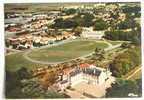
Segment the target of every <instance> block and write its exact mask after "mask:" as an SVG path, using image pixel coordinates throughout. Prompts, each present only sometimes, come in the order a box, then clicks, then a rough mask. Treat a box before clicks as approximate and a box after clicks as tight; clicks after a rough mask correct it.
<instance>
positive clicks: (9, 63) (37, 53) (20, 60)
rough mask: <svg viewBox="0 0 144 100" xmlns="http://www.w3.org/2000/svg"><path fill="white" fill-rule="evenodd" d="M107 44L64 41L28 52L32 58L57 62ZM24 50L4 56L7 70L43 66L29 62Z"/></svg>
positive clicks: (84, 53)
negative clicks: (24, 55)
mask: <svg viewBox="0 0 144 100" xmlns="http://www.w3.org/2000/svg"><path fill="white" fill-rule="evenodd" d="M107 46H108V45H107V44H105V43H103V42H99V43H98V42H95V41H75V42H70V43H65V44H63V45H58V46H53V47H50V48H43V49H35V50H34V51H32V52H31V53H29V54H28V57H30V58H31V59H33V60H36V61H45V62H57V61H65V60H68V59H73V58H77V57H79V56H83V55H86V54H89V53H91V52H93V51H94V49H95V47H100V48H105V47H107ZM24 53H25V52H18V53H16V54H11V55H7V56H6V57H5V59H6V62H5V66H6V69H7V70H10V71H16V70H18V69H19V68H21V67H26V68H28V69H32V68H35V67H36V66H43V65H44V64H38V63H34V62H31V61H29V60H27V59H25V58H24V57H23V54H24Z"/></svg>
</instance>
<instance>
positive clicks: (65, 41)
mask: <svg viewBox="0 0 144 100" xmlns="http://www.w3.org/2000/svg"><path fill="white" fill-rule="evenodd" d="M80 40H81V41H82V40H89V41H96V40H93V39H76V40H64V41H62V42H59V43H56V44H53V45H47V46H43V47H41V48H37V49H36V50H39V49H43V48H49V47H52V46H58V45H62V44H65V43H68V42H72V41H80ZM96 42H104V43H106V44H108V48H106V49H104V50H105V51H108V50H112V49H114V48H117V47H120V46H121V44H118V45H114V46H112V45H111V44H110V43H109V42H107V41H96ZM34 49H35V48H33V49H30V50H29V51H27V52H25V53H24V55H23V57H24V58H25V59H27V60H29V61H31V62H34V63H39V64H60V63H64V62H69V61H72V60H76V59H80V58H85V57H87V56H90V55H92V54H93V53H94V52H92V53H90V54H86V55H83V56H80V57H77V58H74V59H70V60H66V61H60V62H45V61H37V60H34V59H31V58H30V57H28V54H29V53H30V52H31V51H32V50H34Z"/></svg>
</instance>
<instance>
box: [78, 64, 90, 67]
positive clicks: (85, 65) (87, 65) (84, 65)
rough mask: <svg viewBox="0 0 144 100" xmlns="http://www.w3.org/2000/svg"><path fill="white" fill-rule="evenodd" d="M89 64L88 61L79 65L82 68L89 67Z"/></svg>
mask: <svg viewBox="0 0 144 100" xmlns="http://www.w3.org/2000/svg"><path fill="white" fill-rule="evenodd" d="M89 66H90V65H89V64H87V63H85V64H81V65H79V67H80V68H87V67H89Z"/></svg>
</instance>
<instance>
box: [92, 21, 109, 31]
mask: <svg viewBox="0 0 144 100" xmlns="http://www.w3.org/2000/svg"><path fill="white" fill-rule="evenodd" d="M107 28H108V25H107V23H106V22H105V21H103V20H102V19H99V20H97V21H95V24H94V30H97V31H99V30H106V29H107Z"/></svg>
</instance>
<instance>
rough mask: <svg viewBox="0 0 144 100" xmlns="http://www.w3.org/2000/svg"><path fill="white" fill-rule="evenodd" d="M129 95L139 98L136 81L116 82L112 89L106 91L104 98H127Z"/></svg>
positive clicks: (120, 80)
mask: <svg viewBox="0 0 144 100" xmlns="http://www.w3.org/2000/svg"><path fill="white" fill-rule="evenodd" d="M129 93H134V94H137V95H138V96H141V94H140V92H139V86H138V84H137V83H136V81H132V80H122V79H119V80H116V84H113V85H112V88H109V89H107V93H106V97H129V96H128V94H129Z"/></svg>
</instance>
